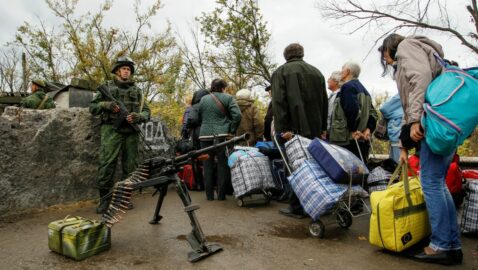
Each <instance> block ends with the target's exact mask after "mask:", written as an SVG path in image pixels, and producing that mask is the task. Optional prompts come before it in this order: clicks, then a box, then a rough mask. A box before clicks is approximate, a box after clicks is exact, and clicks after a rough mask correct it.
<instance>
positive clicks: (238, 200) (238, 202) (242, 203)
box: [236, 198, 244, 207]
mask: <svg viewBox="0 0 478 270" xmlns="http://www.w3.org/2000/svg"><path fill="white" fill-rule="evenodd" d="M236 203H237V206H239V207H243V206H244V200H242V198H240V199H237V200H236Z"/></svg>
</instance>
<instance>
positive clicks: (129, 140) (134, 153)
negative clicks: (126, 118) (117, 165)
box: [121, 133, 139, 179]
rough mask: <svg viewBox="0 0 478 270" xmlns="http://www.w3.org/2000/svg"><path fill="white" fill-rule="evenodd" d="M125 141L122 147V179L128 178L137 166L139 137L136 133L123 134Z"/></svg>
mask: <svg viewBox="0 0 478 270" xmlns="http://www.w3.org/2000/svg"><path fill="white" fill-rule="evenodd" d="M124 137H125V139H124V141H123V145H122V149H123V152H122V157H121V163H122V167H123V168H122V169H123V179H125V178H126V177H128V175H129V174H130V173H132V172H133V171H134V170H135V169H136V167H137V166H138V144H139V137H138V134H137V133H131V134H125V135H124Z"/></svg>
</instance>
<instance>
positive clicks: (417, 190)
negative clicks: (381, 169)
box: [369, 164, 430, 252]
mask: <svg viewBox="0 0 478 270" xmlns="http://www.w3.org/2000/svg"><path fill="white" fill-rule="evenodd" d="M407 170H408V168H407V166H406V165H404V164H400V165H399V166H398V167H397V169H396V170H395V172H394V174H393V175H392V177H391V179H395V178H396V176H397V175H399V174H400V180H401V181H399V182H397V183H395V184H391V185H389V186H388V187H387V188H386V189H385V190H382V191H376V192H372V193H371V195H370V206H371V208H372V215H371V216H370V234H369V241H370V244H372V245H374V246H378V247H380V248H384V249H388V250H391V251H395V252H400V251H403V250H405V249H407V248H409V247H411V246H413V245H414V244H416V243H418V242H419V241H420V240H422V239H423V238H425V237H426V236H428V235H429V234H430V224H429V221H428V214H427V209H426V206H425V199H424V196H423V191H422V189H421V185H420V180H419V179H418V177H417V176H415V177H412V178H409V177H408V172H407Z"/></svg>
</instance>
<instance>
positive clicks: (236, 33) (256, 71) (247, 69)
mask: <svg viewBox="0 0 478 270" xmlns="http://www.w3.org/2000/svg"><path fill="white" fill-rule="evenodd" d="M216 3H217V5H218V6H217V7H216V8H215V9H214V10H213V11H212V12H210V13H203V14H202V16H201V17H198V18H196V20H197V21H198V22H199V23H200V25H201V31H202V33H203V34H204V35H205V36H206V42H207V43H208V44H210V45H211V48H214V49H211V51H209V52H207V59H208V61H209V63H210V64H211V66H212V68H213V70H214V71H215V73H217V74H218V75H219V76H220V77H223V78H225V79H227V80H228V81H230V82H232V83H233V84H234V87H235V89H241V88H248V87H249V88H250V87H252V86H254V85H259V84H264V83H265V82H270V81H271V71H272V70H274V69H275V68H276V66H277V65H276V64H275V63H273V62H272V60H271V58H270V57H269V55H268V52H267V49H268V45H269V41H270V36H271V35H270V33H269V32H268V30H267V24H266V22H264V20H263V17H262V15H261V13H260V11H259V8H258V7H257V5H256V1H254V0H217V1H216Z"/></svg>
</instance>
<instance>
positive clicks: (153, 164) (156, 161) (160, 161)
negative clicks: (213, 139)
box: [143, 133, 250, 170]
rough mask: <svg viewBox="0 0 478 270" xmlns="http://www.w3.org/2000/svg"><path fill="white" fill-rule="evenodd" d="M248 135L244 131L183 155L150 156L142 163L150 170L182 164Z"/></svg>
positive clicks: (244, 138)
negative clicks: (171, 156)
mask: <svg viewBox="0 0 478 270" xmlns="http://www.w3.org/2000/svg"><path fill="white" fill-rule="evenodd" d="M249 137H250V135H249V133H244V134H242V135H241V136H236V137H233V138H231V139H229V140H226V141H223V142H219V143H216V144H213V145H211V146H208V147H205V148H202V149H199V150H193V151H190V152H188V153H186V154H183V155H180V156H177V157H174V158H170V159H164V158H161V157H154V158H151V159H147V160H145V161H144V162H143V165H146V166H148V167H149V169H150V170H155V169H158V168H161V167H164V166H167V165H177V164H182V163H184V162H187V161H188V160H190V159H195V158H197V157H199V156H201V155H204V154H207V153H209V152H212V151H214V150H217V149H219V148H221V147H226V146H228V145H231V144H235V143H237V142H240V141H244V140H248V139H249Z"/></svg>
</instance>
